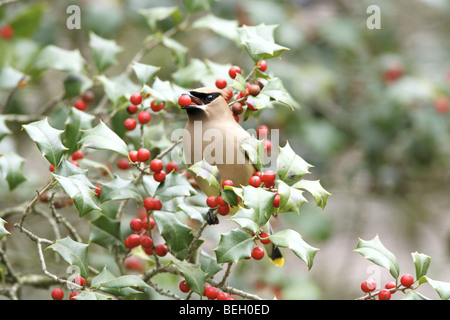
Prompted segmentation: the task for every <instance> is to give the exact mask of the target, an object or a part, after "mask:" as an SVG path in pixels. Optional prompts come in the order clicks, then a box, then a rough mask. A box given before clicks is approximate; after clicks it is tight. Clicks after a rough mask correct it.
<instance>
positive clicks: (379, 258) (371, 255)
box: [354, 235, 400, 279]
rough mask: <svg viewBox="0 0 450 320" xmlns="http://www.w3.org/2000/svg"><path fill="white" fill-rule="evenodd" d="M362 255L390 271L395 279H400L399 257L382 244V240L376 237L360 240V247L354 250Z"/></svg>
mask: <svg viewBox="0 0 450 320" xmlns="http://www.w3.org/2000/svg"><path fill="white" fill-rule="evenodd" d="M354 251H356V252H358V253H359V254H361V255H362V256H363V257H364V258H366V259H367V260H369V261H372V262H373V263H375V264H377V265H379V266H380V267H384V268H386V269H388V270H389V272H390V273H391V275H392V276H393V277H394V278H396V279H397V278H398V276H399V273H400V267H399V265H398V260H397V257H396V256H395V255H394V254H393V253H392V252H390V251H389V250H388V249H386V247H385V246H384V245H383V244H382V243H381V241H380V238H379V237H378V235H376V236H375V237H374V238H373V239H372V240H368V241H366V240H362V239H359V241H358V245H357V246H356V249H355V250H354Z"/></svg>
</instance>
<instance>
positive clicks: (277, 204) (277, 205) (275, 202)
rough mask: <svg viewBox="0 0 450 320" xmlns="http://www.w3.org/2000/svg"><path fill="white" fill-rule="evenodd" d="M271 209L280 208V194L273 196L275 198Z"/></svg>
mask: <svg viewBox="0 0 450 320" xmlns="http://www.w3.org/2000/svg"><path fill="white" fill-rule="evenodd" d="M273 207H274V208H279V207H280V194H279V193H277V194H276V195H275V198H273Z"/></svg>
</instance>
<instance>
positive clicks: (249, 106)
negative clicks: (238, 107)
mask: <svg viewBox="0 0 450 320" xmlns="http://www.w3.org/2000/svg"><path fill="white" fill-rule="evenodd" d="M247 108H248V109H249V110H250V111H256V110H258V109H257V108H255V107H254V106H253V105H252V104H250V103H249V102H247Z"/></svg>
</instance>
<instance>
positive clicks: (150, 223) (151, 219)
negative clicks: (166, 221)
mask: <svg viewBox="0 0 450 320" xmlns="http://www.w3.org/2000/svg"><path fill="white" fill-rule="evenodd" d="M148 224H149V225H150V228H151V229H153V228H154V227H155V225H156V222H155V220H153V218H152V217H149V219H148Z"/></svg>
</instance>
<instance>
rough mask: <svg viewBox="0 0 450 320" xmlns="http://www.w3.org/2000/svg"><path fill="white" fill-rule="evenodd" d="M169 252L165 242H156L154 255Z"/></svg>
mask: <svg viewBox="0 0 450 320" xmlns="http://www.w3.org/2000/svg"><path fill="white" fill-rule="evenodd" d="M168 252H169V248H168V247H167V246H166V245H165V244H158V245H157V246H156V247H155V253H156V255H158V256H160V257H164V256H165V255H166V254H167V253H168Z"/></svg>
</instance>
